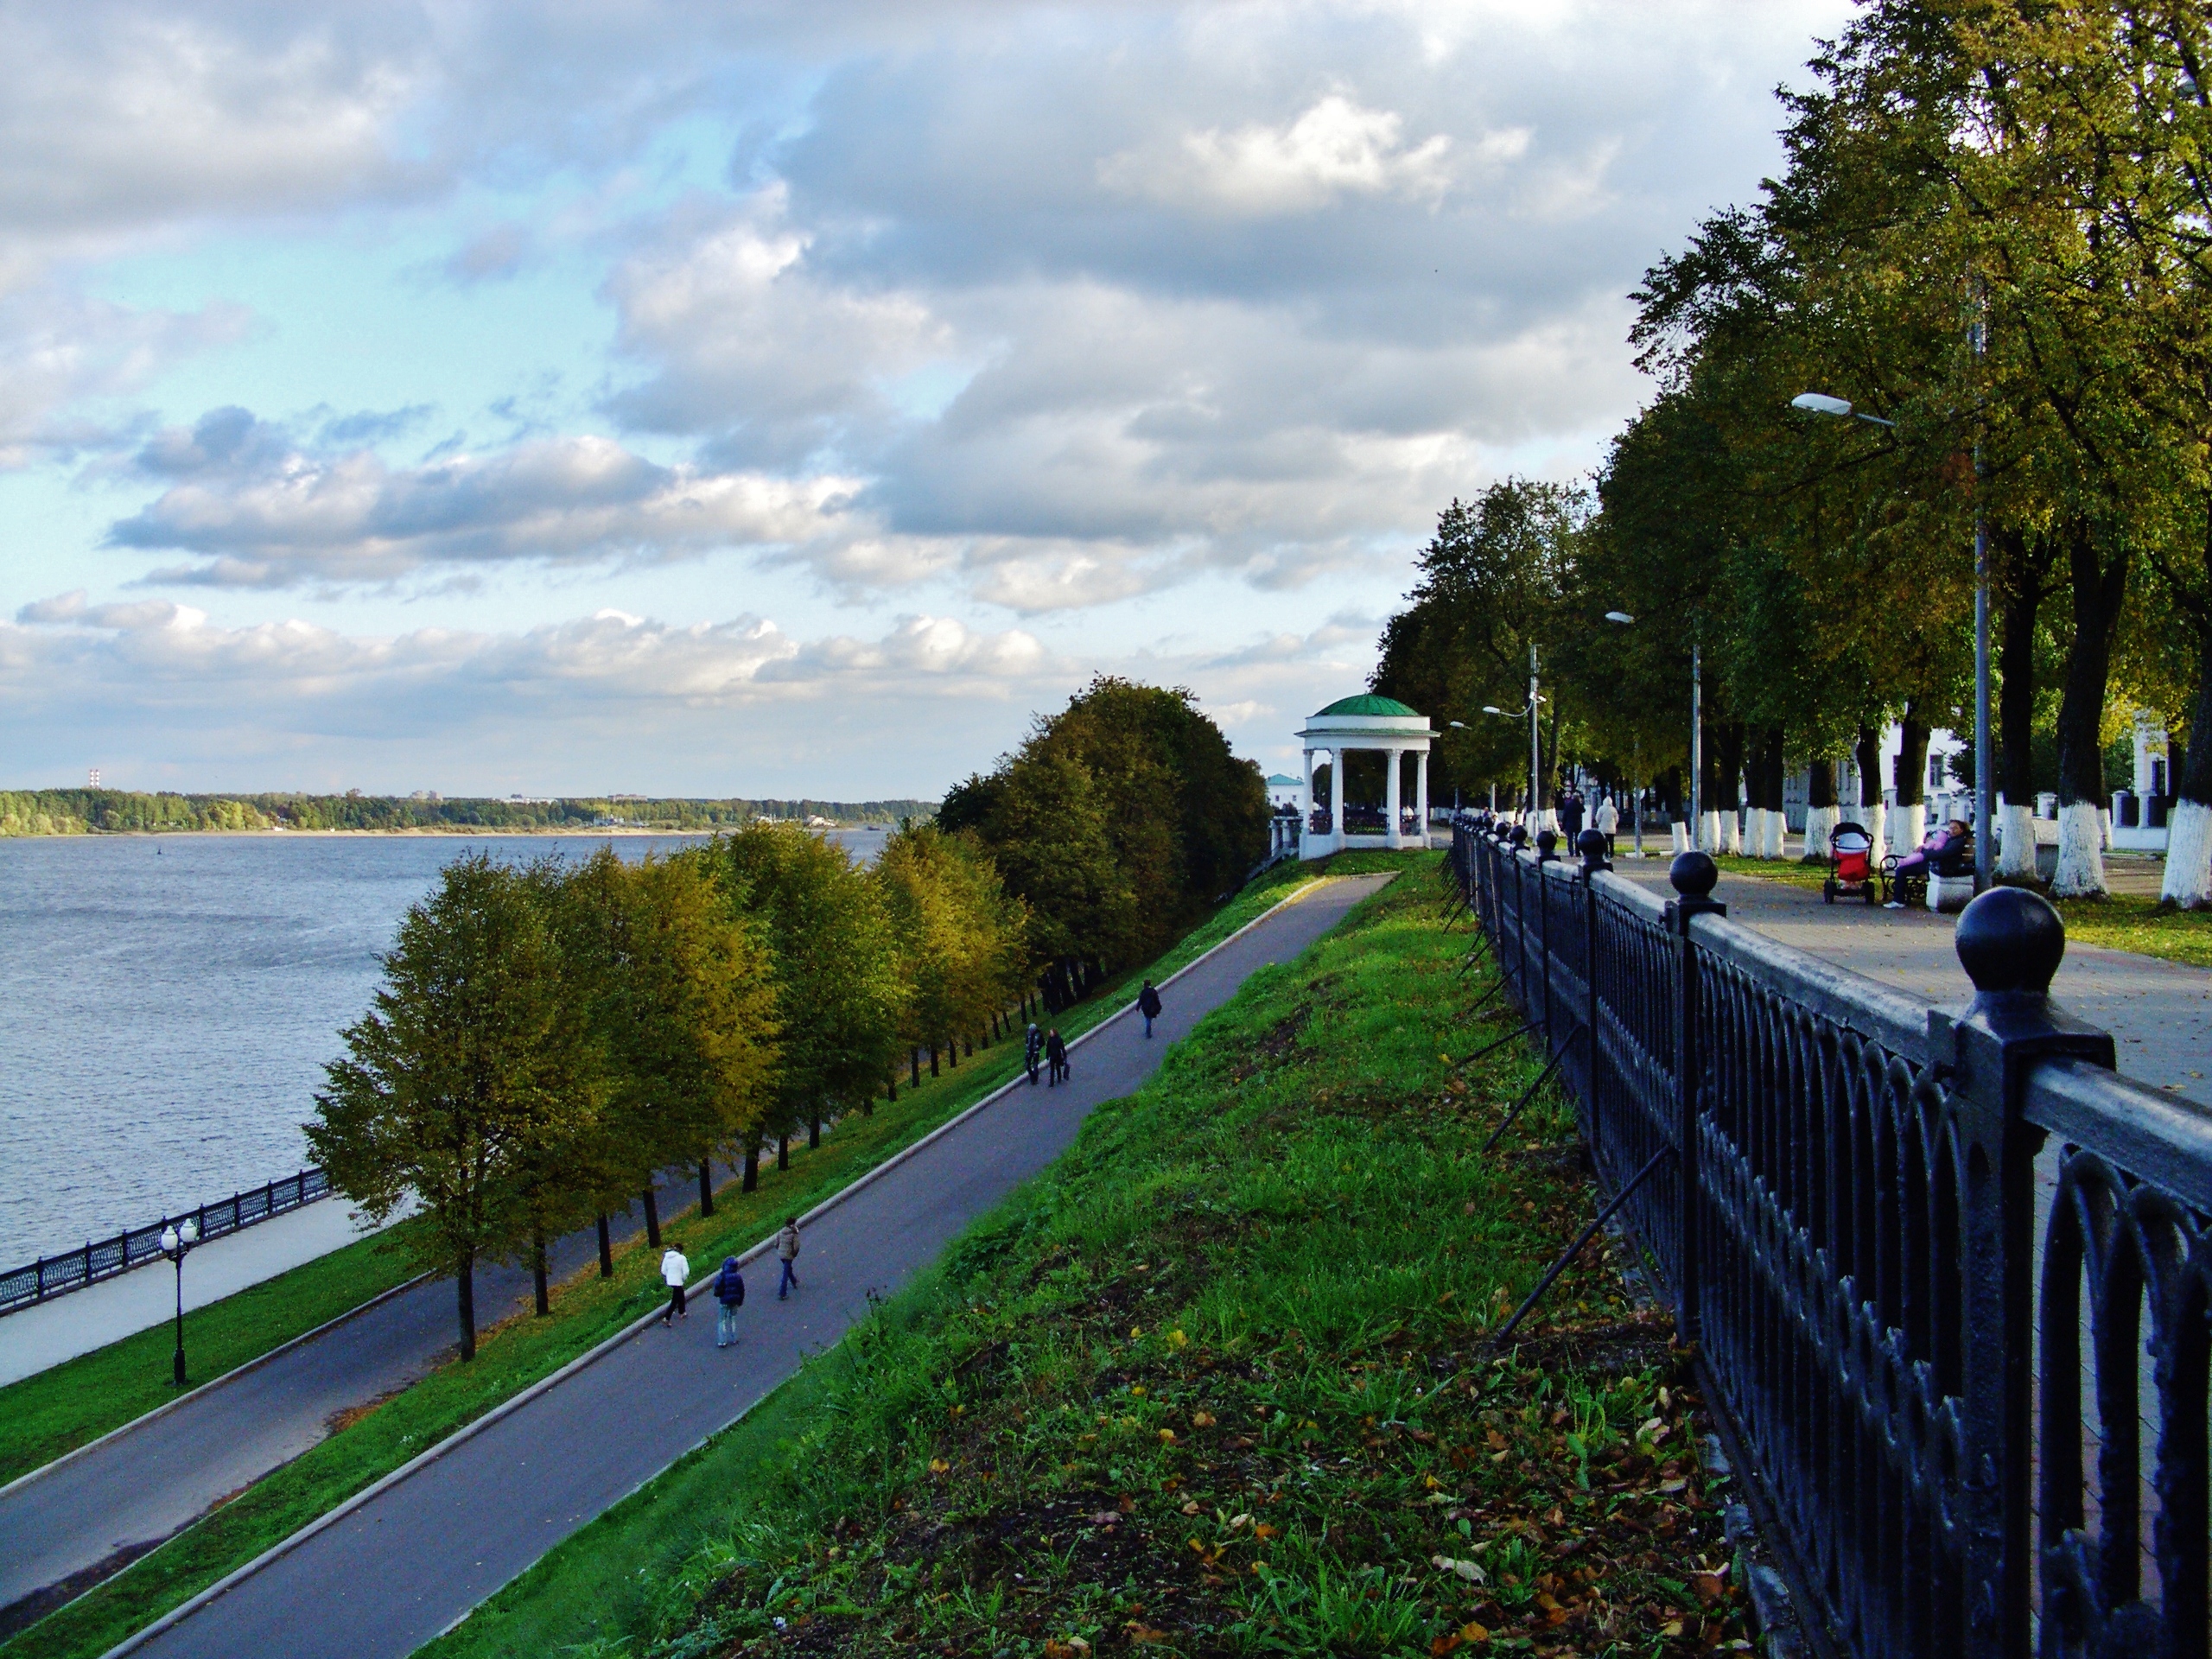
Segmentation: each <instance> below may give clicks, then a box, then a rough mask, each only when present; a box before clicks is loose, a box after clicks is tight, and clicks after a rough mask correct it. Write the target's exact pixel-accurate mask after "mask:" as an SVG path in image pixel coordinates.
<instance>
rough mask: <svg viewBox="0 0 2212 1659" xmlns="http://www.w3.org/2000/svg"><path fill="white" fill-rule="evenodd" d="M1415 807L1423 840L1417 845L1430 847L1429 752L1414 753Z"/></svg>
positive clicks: (1418, 750)
mask: <svg viewBox="0 0 2212 1659" xmlns="http://www.w3.org/2000/svg"><path fill="white" fill-rule="evenodd" d="M1414 809H1415V812H1416V815H1417V816H1418V817H1419V818H1420V820H1421V840H1420V841H1419V842H1417V843H1415V844H1416V845H1418V846H1420V847H1422V848H1424V849H1425V848H1427V845H1428V751H1427V749H1415V750H1414Z"/></svg>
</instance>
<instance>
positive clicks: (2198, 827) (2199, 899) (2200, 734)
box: [2158, 612, 2212, 910]
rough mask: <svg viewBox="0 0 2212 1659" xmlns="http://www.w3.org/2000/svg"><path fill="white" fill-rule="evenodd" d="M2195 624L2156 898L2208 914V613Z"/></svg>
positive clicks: (2211, 812)
mask: <svg viewBox="0 0 2212 1659" xmlns="http://www.w3.org/2000/svg"><path fill="white" fill-rule="evenodd" d="M2192 620H2195V622H2196V701H2195V702H2193V703H2191V704H2190V711H2189V747H2188V748H2187V749H2186V750H2185V751H2184V752H2183V755H2182V763H2181V770H2180V772H2179V773H2178V774H2177V776H2176V777H2175V778H2174V779H2172V781H2171V782H2170V783H2169V784H2168V785H2166V787H2167V788H2169V789H2171V790H2172V791H2174V793H2175V794H2176V795H2177V796H2178V797H2180V799H2179V800H2178V801H2177V803H2176V804H2175V806H2174V810H2173V814H2172V816H2171V817H2169V818H2168V819H2167V821H2166V874H2165V878H2164V880H2163V881H2162V882H2161V883H2160V884H2159V887H2158V898H2159V900H2160V902H2162V903H2164V904H2171V905H2178V906H2181V908H2182V909H2183V910H2212V612H2208V613H2206V614H2204V615H2202V616H2199V617H2196V618H2195V619H2192Z"/></svg>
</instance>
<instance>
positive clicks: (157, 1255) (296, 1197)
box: [0, 1169, 330, 1313]
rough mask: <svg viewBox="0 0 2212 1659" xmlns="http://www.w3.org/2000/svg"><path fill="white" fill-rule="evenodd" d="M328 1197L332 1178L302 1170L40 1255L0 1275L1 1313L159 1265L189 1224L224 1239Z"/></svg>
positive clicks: (207, 1236)
mask: <svg viewBox="0 0 2212 1659" xmlns="http://www.w3.org/2000/svg"><path fill="white" fill-rule="evenodd" d="M329 1196H330V1177H329V1176H327V1175H326V1174H325V1173H323V1172H322V1171H321V1170H320V1169H303V1170H302V1171H301V1172H300V1173H298V1174H296V1175H287V1176H285V1177H284V1178H283V1179H282V1180H277V1181H270V1183H268V1185H265V1186H257V1187H255V1188H254V1189H253V1190H252V1191H251V1192H234V1193H232V1195H231V1196H230V1197H229V1198H221V1199H219V1200H217V1201H216V1202H215V1203H213V1204H203V1205H200V1207H199V1208H198V1209H197V1210H186V1211H181V1212H180V1213H178V1214H176V1215H174V1216H164V1217H162V1218H161V1219H160V1220H159V1221H157V1222H155V1223H153V1224H151V1225H149V1226H145V1227H134V1228H130V1229H128V1230H125V1231H123V1232H120V1233H118V1234H116V1235H115V1236H113V1237H112V1238H103V1239H95V1240H89V1241H87V1242H86V1244H85V1245H84V1247H83V1248H82V1249H74V1250H70V1251H68V1252H67V1253H66V1254H64V1255H41V1257H39V1259H38V1260H37V1261H35V1262H31V1263H29V1265H28V1266H25V1267H21V1268H15V1269H14V1270H13V1271H11V1272H7V1273H0V1313H14V1312H15V1311H16V1309H18V1308H22V1307H29V1306H34V1305H35V1304H36V1303H39V1302H46V1301H51V1300H54V1298H55V1297H56V1296H65V1295H67V1294H68V1293H69V1292H71V1291H73V1290H82V1289H84V1287H86V1286H87V1285H93V1284H98V1283H99V1281H101V1280H103V1279H112V1278H114V1277H115V1276H116V1275H117V1274H119V1273H128V1272H130V1269H131V1268H141V1267H143V1266H145V1265H146V1263H147V1262H154V1261H158V1260H160V1259H161V1254H162V1230H163V1229H165V1228H168V1227H170V1226H181V1225H183V1224H184V1223H185V1222H187V1221H193V1222H196V1223H197V1224H199V1228H200V1237H201V1238H202V1239H203V1240H205V1239H210V1238H220V1237H221V1236H223V1235H224V1234H225V1233H235V1232H237V1231H238V1230H239V1229H240V1228H242V1227H251V1226H253V1225H255V1224H257V1223H260V1222H264V1221H267V1220H268V1219H269V1218H270V1217H272V1216H281V1215H283V1214H284V1212H285V1211H289V1210H296V1209H298V1208H299V1207H300V1206H301V1205H303V1204H313V1203H314V1202H315V1200H316V1199H317V1198H327V1197H329Z"/></svg>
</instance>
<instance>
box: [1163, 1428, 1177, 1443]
mask: <svg viewBox="0 0 2212 1659" xmlns="http://www.w3.org/2000/svg"><path fill="white" fill-rule="evenodd" d="M1160 1444H1161V1445H1163V1446H1173V1445H1174V1444H1175V1431H1174V1430H1173V1429H1172V1428H1163V1429H1161V1430H1160Z"/></svg>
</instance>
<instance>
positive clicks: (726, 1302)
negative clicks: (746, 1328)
mask: <svg viewBox="0 0 2212 1659" xmlns="http://www.w3.org/2000/svg"><path fill="white" fill-rule="evenodd" d="M715 1301H717V1302H719V1303H720V1304H721V1311H720V1312H718V1313H716V1314H715V1347H717V1348H728V1347H729V1346H730V1345H731V1344H734V1343H735V1342H736V1340H737V1310H738V1309H739V1308H741V1307H743V1306H745V1275H744V1274H741V1273H740V1272H739V1271H738V1270H737V1258H736V1257H735V1256H734V1255H726V1256H724V1257H722V1270H721V1272H720V1273H718V1274H715Z"/></svg>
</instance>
